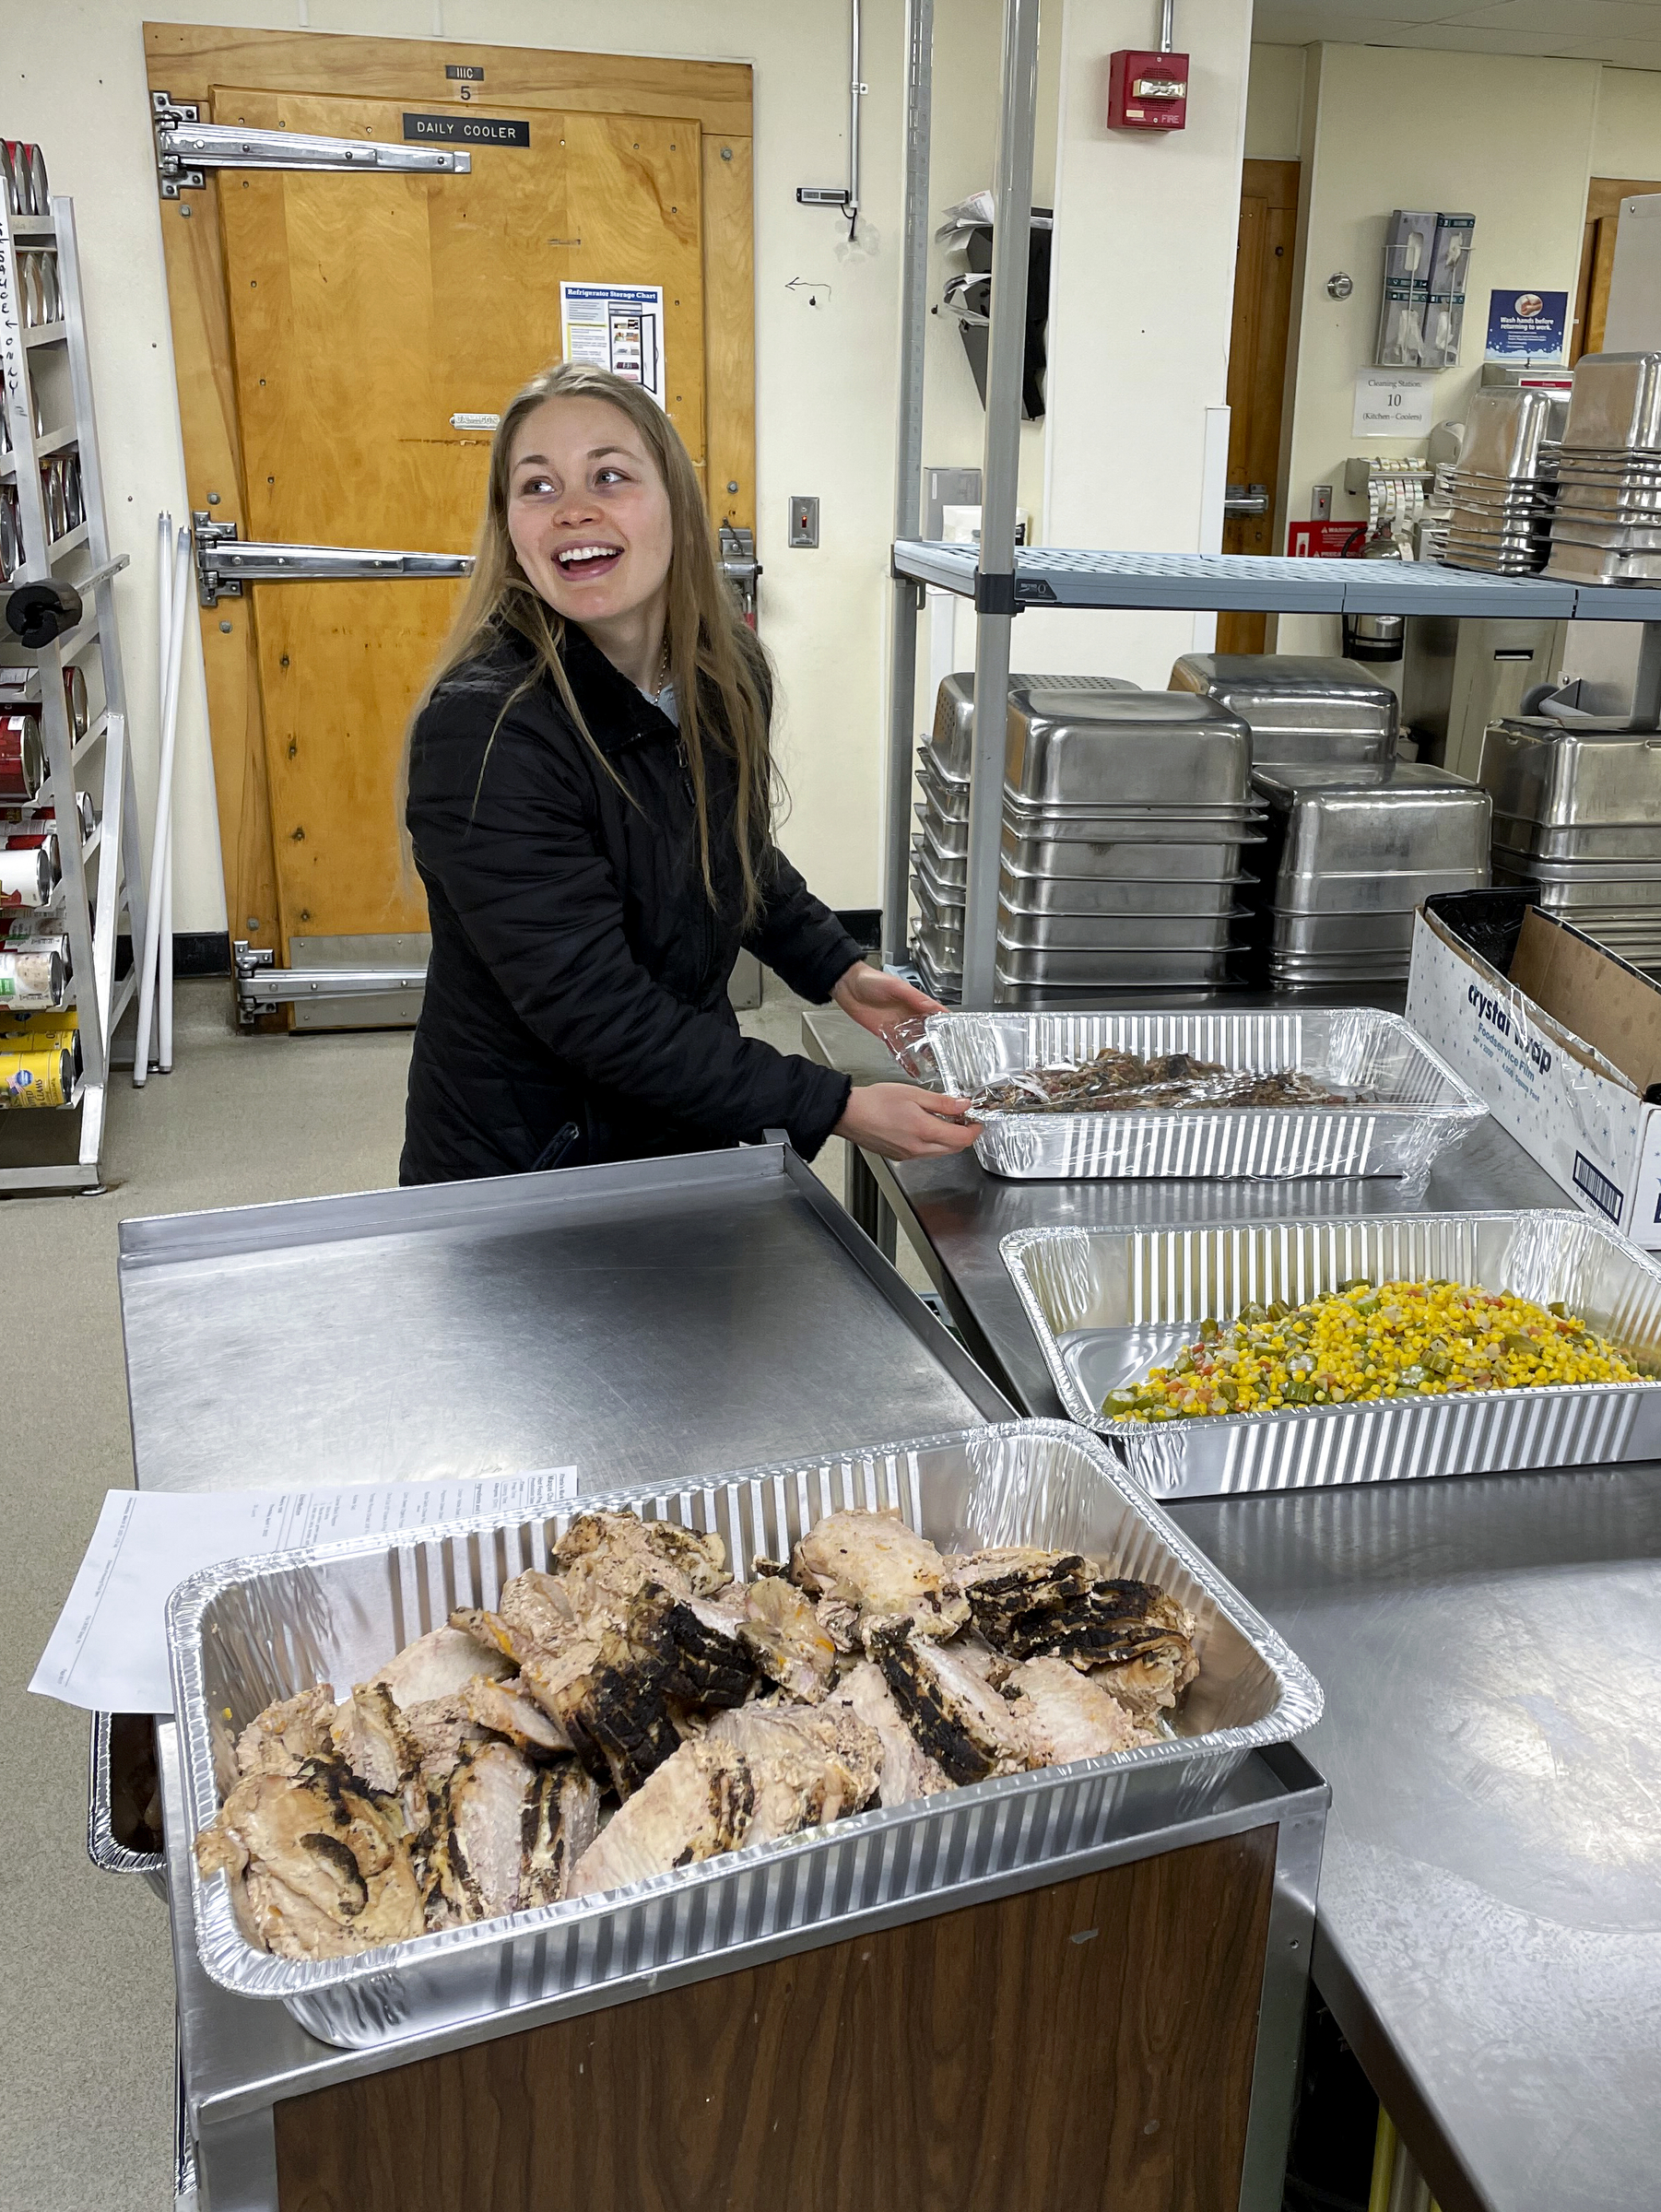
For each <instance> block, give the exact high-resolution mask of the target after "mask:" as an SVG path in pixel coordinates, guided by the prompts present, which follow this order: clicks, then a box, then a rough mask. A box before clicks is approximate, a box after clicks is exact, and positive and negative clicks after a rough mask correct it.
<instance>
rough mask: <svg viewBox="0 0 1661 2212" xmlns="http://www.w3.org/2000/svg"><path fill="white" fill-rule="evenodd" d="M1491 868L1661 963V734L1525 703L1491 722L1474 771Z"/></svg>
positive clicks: (1628, 952) (1617, 944)
mask: <svg viewBox="0 0 1661 2212" xmlns="http://www.w3.org/2000/svg"><path fill="white" fill-rule="evenodd" d="M1478 773H1479V775H1480V777H1481V780H1482V782H1483V784H1484V786H1485V787H1486V789H1487V790H1488V791H1489V792H1490V794H1491V795H1492V798H1493V807H1494V823H1493V839H1494V843H1493V857H1494V875H1495V877H1496V878H1497V879H1498V880H1499V881H1501V882H1502V883H1520V884H1526V885H1530V886H1532V887H1533V888H1535V889H1537V892H1538V894H1539V900H1540V904H1541V905H1542V906H1543V907H1545V908H1546V909H1547V911H1548V912H1550V913H1553V914H1556V915H1557V916H1558V917H1559V918H1560V919H1561V920H1562V921H1564V922H1572V923H1573V924H1574V926H1575V927H1576V928H1577V929H1584V931H1585V932H1586V934H1587V935H1588V936H1593V937H1596V938H1597V940H1598V941H1599V943H1600V944H1604V945H1607V946H1608V947H1609V949H1610V951H1611V952H1617V953H1619V954H1620V957H1621V959H1626V960H1631V961H1632V963H1633V965H1634V966H1635V967H1639V968H1657V967H1661V736H1658V735H1655V733H1654V732H1651V733H1650V734H1648V735H1645V734H1644V733H1643V732H1642V731H1632V730H1627V729H1622V728H1620V727H1619V726H1611V725H1609V724H1598V723H1596V722H1595V721H1594V722H1588V723H1585V724H1579V723H1572V724H1562V723H1557V722H1549V721H1543V720H1540V719H1537V718H1536V717H1534V716H1532V715H1525V716H1518V717H1516V718H1515V719H1514V720H1511V721H1505V722H1496V723H1494V724H1492V725H1491V726H1490V728H1489V729H1488V731H1487V732H1486V733H1485V735H1484V736H1483V740H1482V762H1481V767H1480V769H1479V770H1478Z"/></svg>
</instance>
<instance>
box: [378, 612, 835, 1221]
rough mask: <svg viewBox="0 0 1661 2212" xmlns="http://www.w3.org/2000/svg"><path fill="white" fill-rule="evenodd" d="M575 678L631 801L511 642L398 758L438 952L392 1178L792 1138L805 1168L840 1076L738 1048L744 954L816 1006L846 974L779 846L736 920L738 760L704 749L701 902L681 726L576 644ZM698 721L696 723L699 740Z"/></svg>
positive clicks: (571, 1163) (572, 638) (451, 692)
mask: <svg viewBox="0 0 1661 2212" xmlns="http://www.w3.org/2000/svg"><path fill="white" fill-rule="evenodd" d="M564 657H565V668H566V673H567V675H568V677H570V680H571V689H572V691H573V692H574V694H575V696H576V699H577V702H578V704H579V705H580V706H581V708H582V710H583V716H584V718H585V720H586V721H587V724H588V726H589V729H590V730H591V731H592V732H593V734H594V737H595V743H596V744H597V745H598V747H599V748H600V750H601V751H602V752H603V753H604V755H605V757H606V760H607V762H608V763H609V765H610V767H611V768H612V769H613V770H615V771H616V774H617V777H618V779H620V781H621V783H622V785H623V789H621V790H619V789H618V782H614V781H613V779H612V777H611V776H610V775H608V774H607V771H606V768H605V767H604V766H603V765H602V764H601V762H600V761H599V760H598V759H595V754H594V751H593V749H592V748H591V747H589V745H588V744H587V743H586V741H585V740H584V739H583V736H582V735H581V734H580V733H579V732H578V731H577V730H576V729H575V728H574V727H573V726H572V724H571V720H570V718H569V716H568V715H567V713H566V712H565V709H564V706H563V704H562V703H561V701H560V696H559V693H558V692H557V691H556V690H555V688H554V687H553V686H552V684H551V683H549V682H548V680H547V679H546V678H544V679H543V680H542V681H541V682H540V683H538V684H537V685H536V688H534V689H533V690H531V691H529V692H527V693H525V694H524V696H523V697H522V698H520V699H518V700H515V701H514V703H513V705H512V707H511V708H510V709H509V710H508V712H507V713H506V714H505V715H504V714H503V713H502V705H503V702H504V700H507V698H508V697H509V696H510V694H511V693H512V690H513V689H514V688H515V686H516V685H517V684H519V683H520V681H521V680H522V679H523V677H524V674H525V672H526V670H527V668H528V666H529V665H530V653H529V648H528V647H527V646H525V645H524V642H523V641H521V640H519V639H517V638H510V639H506V640H504V641H503V642H502V644H501V646H500V647H498V648H497V649H496V650H495V651H493V652H492V653H490V654H489V655H488V656H486V657H485V658H483V659H480V660H477V661H473V662H469V663H467V664H465V665H464V666H463V667H461V668H458V669H457V670H456V671H455V672H454V675H452V676H451V677H448V678H447V679H446V680H445V681H444V683H443V684H442V686H441V687H440V688H439V689H438V690H437V691H435V693H434V694H433V697H432V699H431V700H430V701H429V703H428V705H427V706H426V708H425V709H424V710H423V711H422V713H421V715H420V717H419V719H418V722H417V724H416V727H415V733H414V737H413V741H412V744H411V747H410V762H409V806H408V817H407V818H408V823H409V831H410V836H411V839H412V841H413V842H414V846H415V855H416V865H417V866H418V869H419V870H420V875H421V879H422V881H423V883H424V884H425V885H426V888H427V903H428V911H429V912H430V916H431V929H432V959H431V962H430V966H429V968H428V971H427V990H426V995H425V998H424V1000H423V1002H422V1007H421V1017H420V1020H419V1021H418V1024H417V1026H416V1035H415V1053H414V1057H413V1059H412V1060H411V1063H410V1070H409V1105H408V1112H407V1116H406V1129H405V1143H404V1157H403V1160H402V1162H401V1164H400V1168H399V1175H400V1180H401V1181H403V1182H450V1181H454V1180H456V1179H459V1178H462V1177H465V1176H473V1175H508V1174H514V1173H518V1172H522V1171H524V1170H526V1169H532V1168H538V1167H555V1166H564V1167H577V1166H582V1165H584V1164H590V1163H593V1162H595V1161H599V1160H607V1159H645V1158H650V1157H652V1156H654V1155H655V1154H660V1153H668V1152H687V1151H699V1150H702V1149H705V1148H707V1147H713V1146H717V1145H724V1144H733V1143H736V1142H738V1141H740V1140H743V1139H755V1138H759V1137H760V1135H761V1134H762V1132H763V1131H764V1130H766V1129H769V1128H774V1127H779V1128H783V1129H786V1130H788V1131H789V1133H790V1136H791V1139H792V1141H793V1143H794V1144H795V1147H796V1149H797V1151H799V1152H800V1153H801V1154H802V1155H803V1156H804V1158H808V1157H811V1155H812V1154H813V1153H815V1152H816V1151H817V1150H818V1149H819V1147H820V1145H822V1144H823V1143H824V1141H825V1138H826V1137H827V1136H828V1135H830V1133H831V1129H832V1128H833V1127H834V1125H835V1124H836V1123H837V1122H838V1121H839V1120H840V1119H841V1117H842V1109H843V1108H844V1106H845V1105H846V1104H847V1101H848V1091H849V1083H848V1079H847V1077H845V1076H838V1075H835V1074H832V1073H831V1070H829V1069H828V1068H822V1067H819V1066H816V1065H814V1064H813V1062H811V1061H809V1060H805V1059H798V1058H795V1057H794V1056H790V1055H787V1054H785V1053H778V1052H775V1051H774V1050H773V1048H772V1046H771V1045H768V1044H762V1043H760V1042H759V1041H755V1040H753V1039H746V1038H745V1037H743V1036H742V1035H740V1033H739V1030H738V1023H737V1018H736V1015H735V1014H734V1012H733V1009H732V1006H731V1003H730V1001H729V999H728V997H727V984H728V981H729V979H730V978H731V975H732V972H733V969H734V966H735V964H736V960H737V957H738V950H739V947H740V946H741V945H742V946H744V947H748V950H750V951H751V952H753V953H754V954H755V955H756V956H757V958H758V959H760V960H761V961H762V962H763V963H764V964H765V965H766V966H767V967H769V968H771V969H772V970H773V971H774V972H775V973H776V974H777V975H779V976H781V977H782V978H783V981H784V982H786V983H788V984H789V986H790V987H791V989H792V990H793V991H796V992H799V993H800V994H801V995H802V996H803V997H804V998H807V999H811V1000H813V1001H815V1002H816V1003H818V1004H823V1002H824V1001H825V1000H826V999H828V998H829V997H830V995H831V985H832V984H833V983H834V982H836V980H837V978H838V977H839V976H840V975H842V973H843V972H844V971H845V970H846V969H847V968H848V967H849V966H850V965H851V964H852V963H853V962H854V961H855V960H857V959H858V958H859V947H857V946H856V945H855V944H854V941H853V939H852V938H851V937H850V936H849V935H848V934H847V932H846V931H845V930H844V929H843V928H842V924H840V923H839V922H838V921H837V919H836V917H835V916H834V915H833V914H832V913H831V912H829V910H828V909H827V908H825V907H824V906H821V905H820V903H819V900H817V899H815V898H814V897H813V896H812V894H811V893H810V892H809V891H808V889H807V885H806V884H805V883H804V882H803V881H802V878H801V877H800V876H799V875H798V874H797V873H796V871H795V868H793V867H792V866H791V865H790V863H789V862H788V861H787V860H786V859H785V858H784V857H783V854H782V853H779V852H778V851H777V850H776V848H770V849H769V852H768V853H767V855H766V858H765V863H764V866H763V871H762V887H763V902H762V908H761V912H760V914H759V915H758V917H757V919H756V921H755V922H754V924H752V925H751V926H750V927H749V928H748V930H746V929H744V928H743V927H742V925H741V923H740V918H739V917H740V913H741V911H742V896H741V890H740V878H739V868H738V854H737V849H736V843H735V841H734V838H733V834H732V820H733V812H734V800H735V782H736V777H735V771H734V769H733V764H732V763H731V761H730V760H729V759H726V757H725V756H724V754H722V753H720V752H719V751H718V750H717V749H716V748H715V747H713V746H712V747H706V748H705V759H706V763H707V775H708V784H709V805H710V815H711V823H712V835H711V843H712V848H713V851H712V872H713V877H714V882H715V891H716V903H715V905H714V906H712V905H711V903H710V899H709V896H708V893H707V892H706V890H705V888H704V884H703V877H702V873H701V868H700V866H699V859H698V836H697V827H696V820H695V817H694V814H693V808H692V788H691V782H690V780H689V776H688V773H687V770H686V766H685V762H684V759H683V757H682V754H681V749H680V737H679V733H678V732H677V729H676V727H675V725H674V724H673V723H671V722H670V721H669V720H668V719H667V717H666V715H664V714H662V713H661V712H659V711H658V709H657V708H656V707H655V706H654V704H653V703H652V702H651V701H650V700H647V699H646V698H645V697H644V696H643V695H642V693H641V692H640V691H639V690H638V689H637V688H635V686H634V685H633V684H631V683H630V682H629V680H628V678H627V677H623V676H621V675H619V673H618V670H617V669H615V668H614V667H613V666H612V665H611V663H610V662H609V661H608V660H607V658H606V656H605V655H604V654H603V653H601V652H600V651H599V649H598V648H597V647H596V646H595V644H594V643H593V642H592V641H590V640H589V639H588V638H587V637H586V636H585V635H584V634H583V631H582V630H581V629H575V628H574V627H572V628H568V629H567V634H566V643H565V648H564ZM706 726H707V724H706Z"/></svg>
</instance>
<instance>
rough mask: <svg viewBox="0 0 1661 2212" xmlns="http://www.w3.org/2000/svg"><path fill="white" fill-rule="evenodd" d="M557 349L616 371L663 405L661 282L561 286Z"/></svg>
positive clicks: (569, 355) (578, 359) (662, 294)
mask: <svg viewBox="0 0 1661 2212" xmlns="http://www.w3.org/2000/svg"><path fill="white" fill-rule="evenodd" d="M560 351H561V352H562V353H563V354H564V356H565V359H567V360H568V361H592V362H593V363H594V364H595V367H596V368H599V369H612V370H615V371H616V372H617V373H618V376H626V377H627V378H628V379H629V381H630V383H632V384H644V385H645V387H646V389H647V391H648V392H650V393H651V394H652V396H653V398H654V400H656V402H657V404H658V406H660V407H661V406H665V405H666V393H667V384H666V374H665V370H664V288H663V286H662V285H661V284H561V285H560Z"/></svg>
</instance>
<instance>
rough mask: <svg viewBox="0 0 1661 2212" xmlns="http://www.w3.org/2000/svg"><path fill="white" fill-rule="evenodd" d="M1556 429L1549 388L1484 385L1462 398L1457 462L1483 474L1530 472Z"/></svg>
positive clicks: (1535, 466)
mask: <svg viewBox="0 0 1661 2212" xmlns="http://www.w3.org/2000/svg"><path fill="white" fill-rule="evenodd" d="M1578 373H1579V372H1578V371H1576V377H1577V380H1578ZM1571 419H1573V418H1572V417H1571ZM1559 421H1561V418H1559ZM1557 434H1559V433H1558V424H1557V423H1556V422H1554V420H1553V415H1552V406H1551V396H1550V394H1549V393H1546V392H1538V391H1529V390H1526V389H1523V388H1521V387H1517V386H1511V387H1507V386H1503V385H1490V387H1489V388H1488V390H1486V391H1481V390H1478V391H1476V392H1473V393H1472V394H1471V395H1470V398H1469V399H1468V400H1467V403H1466V409H1465V435H1464V436H1463V437H1462V438H1461V440H1460V441H1459V466H1460V467H1461V468H1462V469H1476V470H1478V471H1479V472H1480V473H1482V474H1483V475H1486V476H1493V477H1527V476H1532V475H1533V474H1534V473H1535V471H1536V469H1537V467H1538V465H1539V459H1540V451H1541V448H1542V447H1543V446H1544V445H1545V444H1546V443H1547V442H1548V441H1549V440H1550V439H1551V438H1552V437H1553V436H1555V435H1557ZM1565 442H1567V441H1566V440H1565Z"/></svg>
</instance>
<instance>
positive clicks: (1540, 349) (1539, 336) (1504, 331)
mask: <svg viewBox="0 0 1661 2212" xmlns="http://www.w3.org/2000/svg"><path fill="white" fill-rule="evenodd" d="M1568 337H1569V295H1568V293H1567V292H1530V291H1521V292H1514V291H1503V292H1501V291H1495V292H1490V294H1489V295H1488V344H1487V347H1485V349H1484V354H1485V358H1486V359H1489V360H1490V361H1561V359H1562V358H1563V351H1564V348H1565V347H1566V346H1567V344H1568Z"/></svg>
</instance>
